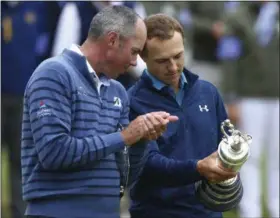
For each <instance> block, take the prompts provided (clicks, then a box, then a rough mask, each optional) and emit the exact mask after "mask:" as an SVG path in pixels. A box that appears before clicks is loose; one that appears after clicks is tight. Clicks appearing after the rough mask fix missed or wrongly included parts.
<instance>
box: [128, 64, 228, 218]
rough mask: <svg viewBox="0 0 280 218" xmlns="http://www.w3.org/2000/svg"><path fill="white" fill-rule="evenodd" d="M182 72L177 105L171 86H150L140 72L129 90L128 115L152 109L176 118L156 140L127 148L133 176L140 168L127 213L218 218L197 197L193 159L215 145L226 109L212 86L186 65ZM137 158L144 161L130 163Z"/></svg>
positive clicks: (162, 217) (147, 216) (134, 217)
mask: <svg viewBox="0 0 280 218" xmlns="http://www.w3.org/2000/svg"><path fill="white" fill-rule="evenodd" d="M184 74H185V76H186V79H187V81H188V84H187V86H186V88H185V96H184V99H183V103H182V106H179V105H178V103H177V102H176V100H175V98H174V97H173V96H174V94H173V93H172V90H171V88H169V87H167V86H166V87H164V88H163V89H161V90H160V91H159V90H157V89H155V88H154V87H153V85H152V81H151V80H150V78H149V77H148V76H147V75H146V74H143V76H142V77H141V79H140V80H139V81H138V82H137V83H136V84H135V85H134V86H133V87H132V88H131V89H130V90H129V97H130V104H131V105H130V119H134V118H135V117H137V116H138V115H142V114H145V113H149V112H152V111H166V112H169V113H170V114H172V115H176V116H178V117H179V121H177V122H174V123H170V124H168V128H167V131H166V132H165V133H164V134H163V136H162V137H160V138H159V139H158V140H157V141H152V142H150V143H148V145H147V146H144V144H143V146H142V149H141V147H140V146H133V147H131V149H130V154H131V173H132V174H135V175H134V177H135V178H136V174H138V175H139V173H140V172H141V175H140V177H139V179H138V180H137V182H136V183H135V184H134V185H133V186H132V188H131V191H130V195H131V199H132V206H131V208H130V212H131V215H132V218H138V217H139V218H140V217H145V218H158V217H160V218H169V217H170V218H171V217H172V218H173V217H176V218H185V217H188V218H192V217H195V218H198V217H201V218H202V217H208V218H209V217H215V218H216V217H222V214H221V213H216V212H212V211H209V210H208V209H206V208H205V207H204V206H203V205H202V204H201V203H200V202H199V201H198V199H197V198H196V197H195V186H194V183H195V182H196V181H199V180H201V179H202V177H201V176H200V175H199V173H198V172H197V170H196V163H197V161H198V160H199V159H203V158H205V157H206V156H208V155H210V154H211V153H212V152H214V151H215V150H217V147H218V144H219V142H220V140H221V138H222V133H221V132H220V124H221V122H222V121H224V120H225V119H227V115H226V111H225V108H224V104H223V101H222V99H221V97H220V95H219V93H218V91H217V89H216V87H215V86H214V85H212V84H211V83H209V82H206V81H203V80H200V79H198V76H197V75H195V74H192V73H191V72H189V71H188V70H186V69H185V70H184ZM139 158H142V161H145V164H144V166H142V167H141V166H140V165H139V164H137V165H136V164H134V163H137V161H136V160H137V159H139Z"/></svg>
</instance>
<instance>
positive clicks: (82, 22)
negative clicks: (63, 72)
mask: <svg viewBox="0 0 280 218" xmlns="http://www.w3.org/2000/svg"><path fill="white" fill-rule="evenodd" d="M108 5H124V6H127V7H129V8H132V9H134V11H135V12H136V13H138V14H139V15H140V17H142V18H144V17H145V16H146V12H145V8H144V7H143V5H142V4H141V3H140V2H135V1H129V2H128V1H81V2H68V3H66V4H64V7H63V10H62V13H61V16H60V19H59V22H58V29H57V33H56V37H55V43H54V48H53V53H52V54H53V56H55V55H58V54H60V53H61V52H62V51H63V49H65V48H67V47H69V46H70V45H71V44H73V43H74V44H78V45H80V44H81V43H82V42H84V41H85V39H86V38H87V34H88V26H89V25H90V22H91V19H92V17H93V16H94V15H95V14H97V13H98V12H99V11H100V10H101V9H102V8H103V7H105V6H108ZM69 24H71V25H69ZM120 55H121V54H120ZM137 77H138V76H135V75H129V74H126V75H121V76H120V77H119V78H118V80H119V81H120V82H121V83H122V84H123V85H124V87H125V88H129V87H130V86H131V85H132V84H134V82H135V79H137Z"/></svg>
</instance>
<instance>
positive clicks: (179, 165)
mask: <svg viewBox="0 0 280 218" xmlns="http://www.w3.org/2000/svg"><path fill="white" fill-rule="evenodd" d="M137 116H138V114H137V112H136V111H135V110H133V109H132V107H131V108H130V120H133V119H135V118H136V117H137ZM129 154H130V166H131V167H130V184H133V183H134V182H136V181H138V180H139V179H141V182H148V184H149V185H155V186H159V185H160V186H166V187H168V186H170V187H173V186H183V185H187V184H191V183H194V182H196V181H198V180H200V179H201V178H202V177H201V176H200V174H199V173H198V171H197V170H196V164H197V161H198V160H187V161H177V160H174V159H170V158H167V157H165V156H163V155H162V154H161V153H160V150H159V148H158V144H157V142H156V141H149V142H144V141H140V142H139V143H138V144H136V145H134V146H131V147H130V149H129Z"/></svg>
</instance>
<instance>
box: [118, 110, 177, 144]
mask: <svg viewBox="0 0 280 218" xmlns="http://www.w3.org/2000/svg"><path fill="white" fill-rule="evenodd" d="M177 120H178V117H177V116H171V115H170V114H169V113H166V112H162V111H160V112H151V113H148V114H144V115H141V116H138V117H137V118H136V119H135V120H133V121H132V122H131V123H130V124H129V125H128V127H127V128H126V129H125V130H123V131H122V132H121V133H122V136H123V138H124V141H125V144H126V145H133V144H135V143H136V142H138V141H139V140H141V139H145V140H155V139H157V138H158V137H159V136H160V135H162V133H163V132H164V131H165V130H166V126H167V124H168V123H169V122H174V121H177Z"/></svg>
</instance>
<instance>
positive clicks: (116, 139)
mask: <svg viewBox="0 0 280 218" xmlns="http://www.w3.org/2000/svg"><path fill="white" fill-rule="evenodd" d="M101 138H102V139H103V141H104V142H105V145H106V147H109V148H110V150H111V152H117V151H119V150H121V149H123V148H124V146H125V142H124V140H123V137H122V135H121V133H120V132H115V133H111V134H108V135H104V136H101Z"/></svg>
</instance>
